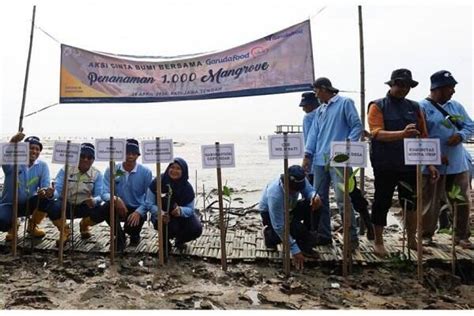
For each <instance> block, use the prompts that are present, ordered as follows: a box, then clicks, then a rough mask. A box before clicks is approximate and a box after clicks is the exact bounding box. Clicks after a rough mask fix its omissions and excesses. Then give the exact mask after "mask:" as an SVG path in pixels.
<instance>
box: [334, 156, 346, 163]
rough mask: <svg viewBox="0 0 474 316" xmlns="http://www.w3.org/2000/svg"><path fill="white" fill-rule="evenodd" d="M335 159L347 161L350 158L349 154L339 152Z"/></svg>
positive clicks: (338, 161) (336, 160)
mask: <svg viewBox="0 0 474 316" xmlns="http://www.w3.org/2000/svg"><path fill="white" fill-rule="evenodd" d="M333 160H334V161H335V162H337V163H341V162H346V161H348V160H349V156H348V155H346V154H339V155H337V156H335V157H334V159H333Z"/></svg>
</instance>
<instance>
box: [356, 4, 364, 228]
mask: <svg viewBox="0 0 474 316" xmlns="http://www.w3.org/2000/svg"><path fill="white" fill-rule="evenodd" d="M357 9H358V13H359V52H360V53H359V56H360V120H361V122H362V135H361V138H363V137H364V131H365V57H364V25H363V21H362V6H361V5H359V6H358V7H357ZM359 186H360V191H361V194H362V196H365V168H360V180H359ZM361 223H363V221H361ZM361 226H362V224H361Z"/></svg>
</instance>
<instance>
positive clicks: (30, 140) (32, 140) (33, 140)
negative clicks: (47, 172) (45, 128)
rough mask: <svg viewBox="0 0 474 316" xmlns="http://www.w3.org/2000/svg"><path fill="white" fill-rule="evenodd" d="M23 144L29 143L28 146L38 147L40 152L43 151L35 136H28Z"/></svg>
mask: <svg viewBox="0 0 474 316" xmlns="http://www.w3.org/2000/svg"><path fill="white" fill-rule="evenodd" d="M25 142H27V143H30V145H38V146H39V147H40V151H42V150H43V144H41V142H40V139H39V137H37V136H29V137H27V138H26V139H25Z"/></svg>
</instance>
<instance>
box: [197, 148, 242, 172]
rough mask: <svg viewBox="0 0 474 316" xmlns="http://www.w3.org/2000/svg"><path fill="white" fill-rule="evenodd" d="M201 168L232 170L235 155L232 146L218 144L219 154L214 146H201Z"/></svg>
mask: <svg viewBox="0 0 474 316" xmlns="http://www.w3.org/2000/svg"><path fill="white" fill-rule="evenodd" d="M201 155H202V168H203V169H210V168H218V167H220V168H234V167H235V153H234V144H219V153H217V149H216V145H202V146H201Z"/></svg>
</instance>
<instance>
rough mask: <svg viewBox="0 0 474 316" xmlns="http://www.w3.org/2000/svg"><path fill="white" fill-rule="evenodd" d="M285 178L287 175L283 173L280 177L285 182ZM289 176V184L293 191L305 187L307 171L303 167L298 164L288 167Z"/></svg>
mask: <svg viewBox="0 0 474 316" xmlns="http://www.w3.org/2000/svg"><path fill="white" fill-rule="evenodd" d="M284 178H285V175H284V174H282V175H281V177H280V179H281V181H282V182H283V181H284ZM288 178H289V180H290V181H289V182H290V183H289V184H290V189H291V190H293V191H301V190H303V189H304V187H305V185H306V180H305V179H306V173H305V172H304V169H303V167H301V166H298V165H293V166H291V167H289V168H288Z"/></svg>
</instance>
